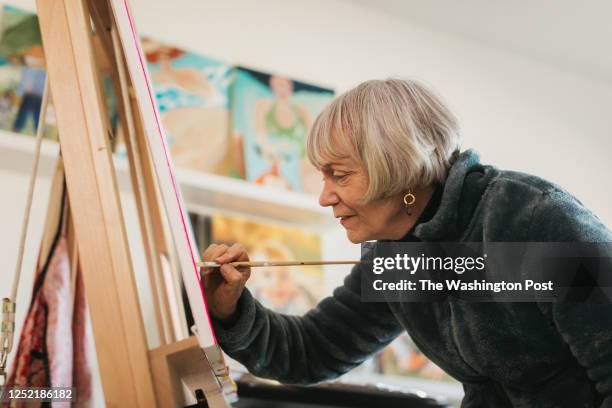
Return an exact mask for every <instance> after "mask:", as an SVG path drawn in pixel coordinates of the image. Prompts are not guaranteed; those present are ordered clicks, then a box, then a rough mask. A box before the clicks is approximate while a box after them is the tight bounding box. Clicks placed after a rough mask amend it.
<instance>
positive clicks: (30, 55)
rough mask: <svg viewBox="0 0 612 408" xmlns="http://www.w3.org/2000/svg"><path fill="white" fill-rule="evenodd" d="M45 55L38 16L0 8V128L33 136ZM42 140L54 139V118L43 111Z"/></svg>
mask: <svg viewBox="0 0 612 408" xmlns="http://www.w3.org/2000/svg"><path fill="white" fill-rule="evenodd" d="M45 77H46V72H45V56H44V53H43V48H42V39H41V35H40V27H39V25H38V17H37V16H36V15H35V14H33V13H30V12H27V11H24V10H21V9H18V8H16V7H12V6H4V7H3V8H2V19H1V28H0V128H1V129H4V130H8V131H12V132H16V133H22V134H28V135H34V134H35V133H36V129H37V127H38V120H39V115H40V108H41V102H42V96H43V90H44V85H45ZM45 137H47V138H50V139H56V138H57V127H56V124H55V115H54V111H53V107H52V106H51V104H50V105H49V107H48V109H47V117H46V122H45Z"/></svg>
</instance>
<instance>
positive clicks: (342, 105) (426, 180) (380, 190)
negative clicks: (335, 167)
mask: <svg viewBox="0 0 612 408" xmlns="http://www.w3.org/2000/svg"><path fill="white" fill-rule="evenodd" d="M461 139H462V137H461V133H460V131H459V125H458V121H457V118H456V117H455V116H454V115H453V113H452V112H451V111H450V110H449V109H448V108H447V107H446V105H445V104H444V103H443V102H442V99H441V98H440V97H439V96H438V95H436V93H434V92H433V91H432V90H431V89H429V88H428V87H426V86H425V85H423V84H422V83H419V82H417V81H414V80H400V79H387V80H372V81H366V82H364V83H362V84H360V85H359V86H357V87H356V88H353V89H351V90H349V91H348V92H346V93H344V94H342V95H340V96H338V97H337V98H336V99H334V100H333V101H332V102H331V103H330V104H329V105H328V106H327V107H326V108H325V109H324V110H323V111H322V112H321V113H320V114H319V116H318V117H317V119H316V120H315V122H314V124H313V126H312V129H311V130H310V133H309V135H308V141H307V151H308V158H309V160H310V161H311V163H312V164H313V165H314V166H315V167H316V168H317V169H319V170H321V169H322V168H323V167H324V166H325V165H326V164H327V163H329V162H333V161H334V160H338V159H342V158H346V157H350V158H352V159H355V160H356V161H358V162H359V163H362V165H363V167H364V169H365V171H366V174H367V176H368V182H369V184H368V191H367V193H366V195H365V196H364V201H365V202H368V201H372V200H376V199H379V198H384V197H389V196H392V195H395V194H399V193H402V192H405V191H408V190H410V189H414V188H419V187H427V186H429V185H431V184H433V183H435V182H443V181H444V179H445V178H446V173H447V171H448V168H449V167H450V165H451V160H452V159H451V158H452V156H453V155H454V154H456V152H458V151H459V149H460V146H461Z"/></svg>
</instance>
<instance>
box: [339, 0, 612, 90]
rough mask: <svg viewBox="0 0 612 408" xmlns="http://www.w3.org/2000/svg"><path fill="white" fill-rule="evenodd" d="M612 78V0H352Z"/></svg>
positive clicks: (571, 68)
mask: <svg viewBox="0 0 612 408" xmlns="http://www.w3.org/2000/svg"><path fill="white" fill-rule="evenodd" d="M350 1H353V2H354V3H359V4H361V5H363V6H366V7H370V8H372V9H376V10H379V11H382V12H385V13H389V14H393V15H394V16H397V17H400V18H404V19H406V20H410V21H411V22H414V23H417V24H421V25H424V26H428V27H430V28H433V29H436V30H439V31H445V32H447V33H451V34H456V35H461V36H465V37H468V38H471V39H473V40H476V41H480V42H483V43H487V44H489V45H491V46H494V47H497V48H501V49H505V50H509V51H512V52H515V53H519V54H522V55H524V56H527V57H530V58H533V59H537V60H540V61H542V62H546V63H549V64H553V65H556V66H558V67H561V68H562V69H565V70H568V71H572V72H574V73H577V74H580V75H583V76H588V77H591V78H594V79H600V80H605V81H608V82H612V1H610V0H587V1H579V0H462V1H453V0H350Z"/></svg>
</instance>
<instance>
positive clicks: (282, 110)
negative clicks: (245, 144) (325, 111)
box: [255, 75, 311, 189]
mask: <svg viewBox="0 0 612 408" xmlns="http://www.w3.org/2000/svg"><path fill="white" fill-rule="evenodd" d="M269 84H270V90H271V91H272V94H273V98H272V99H261V100H259V101H257V104H256V105H255V129H256V131H257V144H258V148H259V153H260V154H261V156H262V157H263V158H264V159H265V160H267V161H268V162H269V164H270V169H269V170H268V171H267V172H265V173H263V174H261V175H260V176H259V177H258V178H257V179H256V180H255V182H256V183H257V184H266V185H280V186H283V187H285V188H288V189H290V188H291V186H290V184H289V183H288V182H287V181H286V180H284V179H283V178H282V176H281V174H280V170H279V168H280V163H281V162H282V161H283V160H287V161H288V160H291V156H292V154H297V156H298V157H299V158H300V159H303V158H304V157H305V146H304V140H305V138H306V134H307V132H308V129H309V128H310V124H311V118H310V114H309V112H308V110H307V109H306V108H305V107H304V106H302V105H300V104H298V103H296V102H294V101H293V100H292V99H291V96H292V95H293V82H292V81H291V80H290V79H288V78H285V77H282V76H276V75H272V76H271V77H270V82H269Z"/></svg>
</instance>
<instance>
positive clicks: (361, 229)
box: [319, 158, 411, 243]
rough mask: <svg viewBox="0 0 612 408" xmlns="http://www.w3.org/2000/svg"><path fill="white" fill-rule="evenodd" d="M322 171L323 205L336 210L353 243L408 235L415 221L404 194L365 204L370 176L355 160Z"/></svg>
mask: <svg viewBox="0 0 612 408" xmlns="http://www.w3.org/2000/svg"><path fill="white" fill-rule="evenodd" d="M322 171H323V191H322V192H321V195H320V197H319V204H321V205H322V206H323V207H332V208H333V211H334V217H336V218H338V219H339V220H340V223H341V224H342V226H343V227H344V228H345V229H346V234H347V237H348V239H349V240H350V241H351V242H353V243H360V242H364V241H369V240H380V239H400V238H402V237H403V236H404V235H405V234H406V233H407V232H408V230H409V229H410V226H411V220H410V217H409V216H407V215H406V213H405V211H404V207H403V196H402V195H398V196H392V197H388V198H384V199H379V200H375V201H371V202H369V203H366V204H364V203H362V200H361V199H362V197H364V196H365V194H366V191H367V189H368V177H367V174H366V173H365V170H364V169H363V168H362V166H360V165H359V163H357V162H356V161H355V160H353V159H350V158H346V159H341V160H337V161H335V162H332V163H328V164H327V165H326V166H324V168H323V169H322Z"/></svg>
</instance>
